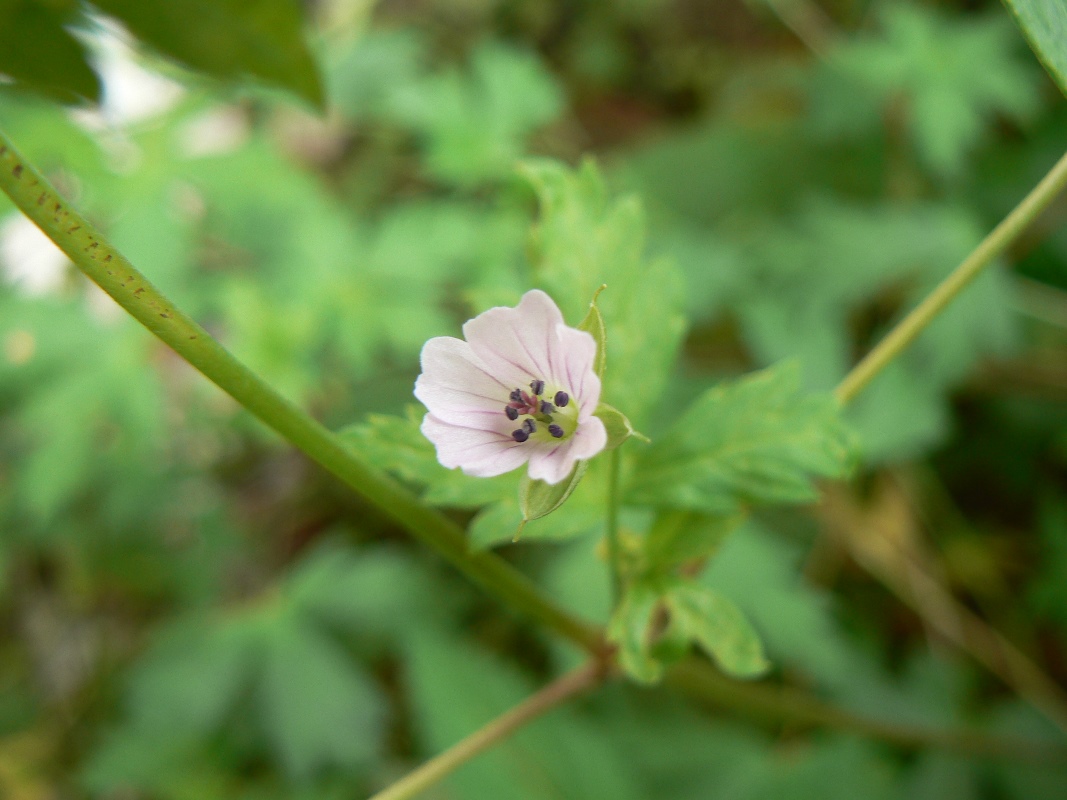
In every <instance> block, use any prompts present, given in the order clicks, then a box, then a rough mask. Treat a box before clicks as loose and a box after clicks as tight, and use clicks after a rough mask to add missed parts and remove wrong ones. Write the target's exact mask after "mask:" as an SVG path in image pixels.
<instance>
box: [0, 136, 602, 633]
mask: <svg viewBox="0 0 1067 800" xmlns="http://www.w3.org/2000/svg"><path fill="white" fill-rule="evenodd" d="M0 189H3V190H4V191H5V192H6V193H7V194H8V195H9V196H10V197H11V199H12V200H13V201H14V202H15V205H17V206H18V207H19V208H20V209H21V210H22V212H23V213H24V214H25V215H26V216H27V217H29V218H30V219H31V220H33V222H34V223H36V224H37V226H38V227H39V228H40V229H41V230H42V231H44V232H45V234H46V235H47V236H48V238H49V239H51V240H52V241H53V242H55V243H56V245H57V246H58V247H59V248H60V249H61V250H62V251H63V252H64V253H66V254H67V256H68V257H69V258H70V260H71V261H73V262H74V264H75V266H77V267H78V269H80V270H81V271H82V272H84V273H85V274H86V276H88V277H89V279H90V280H92V281H93V282H94V283H96V284H97V285H98V286H99V287H100V288H101V289H103V290H104V291H105V292H107V293H108V294H109V295H111V297H112V298H114V300H115V302H117V303H118V304H119V305H120V306H122V307H123V308H124V309H126V310H127V311H128V312H129V313H130V314H132V315H133V317H134V318H135V319H136V320H137V321H138V322H140V323H141V324H142V325H144V326H145V327H146V328H148V330H149V331H150V332H152V333H154V334H155V335H156V336H157V337H159V339H161V340H162V341H163V342H164V343H166V344H167V345H169V346H170V347H171V348H173V349H174V351H175V352H177V353H178V355H180V356H181V357H182V358H184V359H185V360H186V361H188V362H189V363H190V364H191V365H192V366H194V367H195V368H196V369H198V370H199V371H200V372H202V373H203V374H204V376H206V377H207V378H208V380H210V381H211V382H212V383H214V384H215V385H216V386H218V387H219V388H220V389H222V390H223V391H224V392H226V393H227V394H228V395H230V396H231V397H232V398H233V399H234V400H236V401H237V402H238V403H240V404H241V405H242V406H244V407H245V408H246V409H248V410H249V411H251V412H252V413H253V414H254V415H255V416H257V417H258V418H259V419H260V420H261V421H262V422H264V423H266V424H267V425H268V426H270V427H271V428H273V429H274V430H275V431H276V432H277V433H279V434H281V436H282V437H284V438H285V439H288V440H289V441H290V442H291V443H292V444H293V445H295V446H296V447H297V448H299V449H300V450H302V451H303V452H304V454H305V455H307V456H308V457H309V458H311V459H312V460H313V461H315V462H317V463H318V464H319V465H320V466H322V467H324V468H325V469H326V470H327V471H329V472H331V473H333V474H334V475H335V476H336V477H338V478H340V479H341V480H342V481H344V482H345V483H347V484H348V485H349V486H350V487H352V488H353V489H355V490H356V492H358V493H359V494H361V495H363V496H364V497H365V498H366V499H367V500H369V501H370V502H371V503H372V504H373V505H375V506H376V507H377V508H378V509H379V510H380V511H382V512H383V513H384V514H385V515H386V516H388V517H390V518H392V519H393V520H395V521H396V522H397V523H398V524H400V525H401V526H402V527H403V528H404V529H406V530H407V531H408V532H409V533H411V534H412V535H413V536H415V538H417V539H419V540H420V541H422V542H423V543H424V544H427V545H429V546H430V547H431V548H433V549H434V550H436V551H437V552H438V553H440V554H441V555H442V556H443V557H444V558H445V559H446V560H448V561H449V562H451V563H452V564H453V565H454V566H455V567H456V568H458V569H459V571H460V572H462V573H463V574H465V575H466V576H467V577H468V578H470V579H471V580H473V581H474V582H475V583H477V584H478V585H479V586H481V587H482V588H483V589H485V590H486V591H488V592H489V593H490V594H491V595H494V596H496V597H497V598H499V599H501V600H503V601H505V602H506V603H509V604H511V605H512V606H514V607H515V608H517V609H519V610H521V611H524V612H525V613H526V614H527V616H529V617H531V618H532V619H535V620H537V621H539V622H541V623H542V624H544V625H545V626H547V627H548V628H551V629H552V630H554V631H556V632H557V633H559V634H561V635H562V636H564V637H566V638H567V639H570V640H571V641H573V642H575V643H576V644H578V645H579V646H580V647H582V648H584V649H585V650H587V651H589V652H590V653H594V654H595V653H598V652H601V651H602V649H603V645H602V643H601V637H600V634H599V632H598V631H597V630H596V629H594V628H593V627H591V626H590V625H588V624H586V623H585V622H582V621H580V620H578V619H577V618H575V617H573V616H571V615H570V614H568V613H567V612H566V611H564V610H563V609H561V608H560V607H559V606H557V605H555V603H553V602H552V601H550V600H548V599H547V598H545V597H544V596H543V595H541V593H540V592H539V591H538V589H537V587H536V586H535V585H534V584H533V583H532V582H531V581H529V579H527V578H526V577H525V576H524V575H523V574H522V573H521V572H519V571H517V570H515V569H514V568H513V567H511V566H510V565H509V564H507V562H505V561H503V560H501V559H500V558H498V557H497V556H494V555H492V554H489V553H470V552H468V549H467V543H466V538H465V537H464V533H463V530H462V528H460V527H459V526H458V525H456V524H455V523H453V522H452V521H451V520H449V519H448V518H447V517H445V516H444V515H442V514H440V513H439V512H437V511H435V510H433V509H431V508H428V507H427V506H425V505H423V504H422V503H421V501H420V500H419V498H418V497H416V496H415V495H414V494H413V493H412V492H410V491H408V490H407V489H405V488H404V487H403V486H402V485H401V484H400V483H398V482H397V481H395V480H393V479H392V478H391V477H389V476H388V475H386V474H385V473H383V472H381V471H380V470H378V469H376V468H375V467H374V466H373V465H371V464H369V463H368V462H366V461H364V460H363V459H362V458H361V457H360V456H359V455H358V454H357V453H356V452H354V451H353V450H352V449H351V448H350V447H349V446H347V445H346V444H345V443H344V442H342V441H341V440H340V439H339V438H338V437H337V436H335V435H334V434H333V433H331V432H330V431H329V430H327V429H326V428H325V427H324V426H323V425H321V424H320V423H319V422H317V421H316V420H314V419H313V418H312V417H310V416H309V415H308V414H307V413H306V412H304V411H302V410H301V409H299V408H298V407H296V406H295V405H293V404H292V403H290V402H289V401H288V400H286V399H285V398H284V397H282V396H281V395H280V394H278V392H277V391H275V390H274V389H273V388H271V387H270V386H269V385H268V384H267V383H265V382H264V381H263V379H261V378H260V377H259V376H258V375H256V374H255V373H254V372H252V371H251V370H250V369H248V367H246V366H245V365H244V364H242V363H241V362H240V361H238V360H237V359H236V358H234V356H233V355H231V354H230V353H229V352H228V351H227V350H226V349H225V348H224V347H223V346H222V345H221V344H219V343H218V342H217V341H216V340H215V339H213V338H212V337H211V336H210V334H208V333H207V331H205V330H204V329H203V328H202V327H200V326H199V325H198V324H197V323H196V322H194V321H193V320H192V319H191V318H190V317H188V316H186V315H185V314H184V313H183V312H182V311H181V310H180V309H178V308H176V307H175V306H174V305H173V304H172V303H171V302H170V300H168V299H167V298H166V297H164V296H163V294H162V293H161V292H160V291H159V290H158V289H156V288H155V287H154V286H152V284H151V283H149V282H148V280H147V279H146V278H145V277H144V276H143V275H142V274H141V273H140V272H138V271H137V270H136V269H135V268H134V267H133V265H132V264H131V263H130V262H129V261H128V260H127V259H126V258H125V257H124V256H123V255H122V254H121V253H119V252H118V251H117V250H116V249H115V248H114V247H112V246H111V245H110V244H109V243H108V242H107V240H106V239H105V238H104V237H103V236H101V235H100V233H99V232H98V231H97V230H96V229H95V228H93V226H92V225H91V224H90V223H89V222H88V221H87V220H86V219H85V218H84V217H82V216H80V215H79V214H78V213H77V212H76V211H74V210H73V209H71V208H69V207H68V206H67V204H66V201H65V200H63V199H62V198H60V197H59V195H58V193H57V192H56V190H55V189H54V188H53V187H52V186H51V185H50V184H49V183H48V181H47V180H46V179H45V178H44V176H42V175H41V174H40V173H39V172H38V171H37V170H36V169H34V167H33V166H32V165H31V164H29V163H28V162H27V161H26V160H25V159H24V158H23V157H22V156H21V155H20V154H19V153H18V152H17V151H16V150H15V147H14V145H12V144H11V142H10V140H8V138H7V137H6V135H5V134H4V133H3V132H0Z"/></svg>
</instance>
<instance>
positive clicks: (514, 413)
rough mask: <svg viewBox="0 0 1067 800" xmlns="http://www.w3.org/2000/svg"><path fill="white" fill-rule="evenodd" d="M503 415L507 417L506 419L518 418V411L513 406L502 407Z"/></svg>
mask: <svg viewBox="0 0 1067 800" xmlns="http://www.w3.org/2000/svg"><path fill="white" fill-rule="evenodd" d="M504 413H505V414H507V415H508V419H518V418H519V409H517V408H515V407H514V406H504Z"/></svg>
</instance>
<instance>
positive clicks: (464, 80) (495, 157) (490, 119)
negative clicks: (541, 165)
mask: <svg viewBox="0 0 1067 800" xmlns="http://www.w3.org/2000/svg"><path fill="white" fill-rule="evenodd" d="M390 105H391V110H392V116H393V118H394V119H396V120H397V121H398V122H400V123H401V124H404V125H407V126H409V127H411V128H412V129H414V131H415V132H416V133H417V134H419V135H420V136H421V137H422V138H423V139H424V141H425V142H426V147H427V151H428V152H427V159H426V160H427V163H428V167H429V169H430V171H431V172H432V173H433V174H434V175H435V176H436V177H438V178H441V179H442V180H445V181H449V182H452V183H456V184H460V185H476V184H478V183H482V182H484V181H487V180H496V179H500V178H503V177H505V176H506V175H508V174H509V173H510V172H511V171H512V169H513V168H514V164H515V162H516V161H517V160H518V159H519V158H520V157H521V156H522V154H523V145H524V142H525V139H526V137H527V136H528V135H529V134H530V133H531V132H532V131H533V130H535V129H536V128H538V127H540V126H541V125H544V124H546V123H548V122H551V121H552V120H553V119H555V117H556V116H557V115H558V114H559V112H560V111H561V109H562V106H563V98H562V92H561V91H560V88H559V86H558V84H557V83H556V81H555V80H554V79H553V77H552V75H551V74H550V73H549V72H548V71H547V70H546V69H545V68H544V66H542V64H541V62H540V61H539V60H538V58H537V56H535V55H534V54H532V53H527V52H524V51H521V50H518V49H516V48H514V47H509V46H507V45H503V44H499V43H492V42H487V43H483V44H481V45H480V46H479V47H478V48H477V49H476V50H475V51H474V53H473V55H472V56H471V61H470V64H469V68H468V69H467V70H466V71H465V72H459V71H451V72H446V73H444V74H443V75H435V76H433V77H428V78H426V79H424V80H423V81H421V82H420V83H417V84H413V85H408V86H404V87H400V88H399V89H398V90H397V91H396V92H395V93H394V94H393V96H392V102H391V103H390Z"/></svg>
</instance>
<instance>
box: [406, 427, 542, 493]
mask: <svg viewBox="0 0 1067 800" xmlns="http://www.w3.org/2000/svg"><path fill="white" fill-rule="evenodd" d="M422 433H423V435H424V436H425V437H426V438H427V439H429V440H430V441H431V442H433V444H434V446H435V447H436V448H437V460H438V461H440V462H441V464H443V465H444V466H446V467H448V468H449V469H454V468H455V467H459V468H460V469H462V470H463V471H464V472H465V473H467V474H468V475H474V476H477V477H479V478H491V477H493V476H494V475H503V474H504V473H505V472H510V471H511V470H513V469H515V468H516V467H520V466H522V465H523V464H524V463H525V462H526V460H527V459H528V458H529V452H530V451H528V450H525V449H524V448H523V446H522V445H521V444H519V443H518V442H516V441H515V440H514V439H512V438H511V436H510V434H505V433H499V432H497V431H491V430H479V429H477V428H465V427H462V426H460V425H453V424H451V423H448V422H445V421H443V420H441V419H438V418H437V417H436V416H434V415H433V414H427V415H426V416H425V417H423V420H422Z"/></svg>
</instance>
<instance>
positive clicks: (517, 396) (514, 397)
mask: <svg viewBox="0 0 1067 800" xmlns="http://www.w3.org/2000/svg"><path fill="white" fill-rule="evenodd" d="M508 399H509V400H510V401H511V402H513V403H521V402H522V392H521V391H520V390H518V389H515V390H513V391H512V393H511V394H509V395H508Z"/></svg>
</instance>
